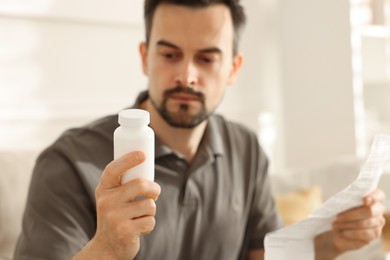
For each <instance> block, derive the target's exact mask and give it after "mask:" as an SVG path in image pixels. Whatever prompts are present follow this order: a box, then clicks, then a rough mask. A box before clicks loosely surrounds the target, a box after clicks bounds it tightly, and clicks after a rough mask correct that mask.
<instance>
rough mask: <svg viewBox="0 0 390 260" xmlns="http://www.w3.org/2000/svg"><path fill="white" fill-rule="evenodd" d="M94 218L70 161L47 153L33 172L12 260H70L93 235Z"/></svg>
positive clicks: (41, 156)
mask: <svg viewBox="0 0 390 260" xmlns="http://www.w3.org/2000/svg"><path fill="white" fill-rule="evenodd" d="M95 215H96V214H95V207H94V205H93V202H92V201H91V198H90V196H88V192H87V191H86V189H85V187H84V186H83V183H82V181H80V176H79V175H78V174H77V170H76V168H75V167H74V165H73V164H72V163H71V161H70V160H69V159H68V158H67V157H66V156H65V155H64V154H62V153H61V152H60V151H56V150H55V149H48V150H46V151H45V152H43V153H42V154H41V155H40V157H39V158H38V160H37V162H36V165H35V168H34V171H33V175H32V180H31V184H30V189H29V195H28V198H27V204H26V208H25V212H24V216H23V221H22V232H21V234H20V236H19V239H18V243H17V246H16V249H15V255H14V259H16V260H24V259H26V260H27V259H28V260H35V259H41V260H46V259H47V260H53V259H56V260H61V259H67V260H68V259H70V258H71V257H72V256H73V255H74V254H76V253H77V252H78V251H80V249H81V248H82V247H83V246H84V244H86V243H87V242H88V241H89V240H90V239H91V238H92V236H93V235H94V233H95V230H96V217H95Z"/></svg>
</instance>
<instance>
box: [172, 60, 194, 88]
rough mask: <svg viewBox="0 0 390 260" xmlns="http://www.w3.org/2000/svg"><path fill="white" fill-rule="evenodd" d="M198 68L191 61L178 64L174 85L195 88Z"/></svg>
mask: <svg viewBox="0 0 390 260" xmlns="http://www.w3.org/2000/svg"><path fill="white" fill-rule="evenodd" d="M198 74H199V72H198V68H197V67H196V65H195V64H194V63H193V62H191V61H183V62H181V64H179V67H178V71H177V73H176V77H175V83H176V85H181V86H184V87H195V86H196V85H197V84H198Z"/></svg>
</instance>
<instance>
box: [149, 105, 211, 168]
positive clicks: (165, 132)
mask: <svg viewBox="0 0 390 260" xmlns="http://www.w3.org/2000/svg"><path fill="white" fill-rule="evenodd" d="M142 107H143V108H144V109H146V110H147V111H148V112H149V113H150V126H151V128H153V130H154V133H155V134H156V136H157V137H158V138H159V140H160V142H162V143H163V144H164V145H166V146H168V147H169V148H170V149H172V150H173V151H175V152H177V153H179V154H181V155H182V156H183V157H184V158H185V159H186V161H187V162H188V163H190V162H191V161H192V160H193V158H194V156H195V154H196V152H197V150H198V147H199V144H200V141H201V139H202V137H203V134H204V131H205V129H206V125H207V120H205V121H203V122H202V123H200V124H199V125H198V126H196V127H194V128H178V127H172V126H170V125H169V124H168V123H167V122H166V121H165V120H164V119H163V118H162V117H161V116H160V114H159V113H158V111H157V110H156V109H155V107H154V106H153V105H152V104H151V102H150V100H149V99H148V100H147V101H146V102H145V104H143V105H142Z"/></svg>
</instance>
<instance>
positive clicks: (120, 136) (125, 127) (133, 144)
mask: <svg viewBox="0 0 390 260" xmlns="http://www.w3.org/2000/svg"><path fill="white" fill-rule="evenodd" d="M118 122H119V125H120V126H119V127H118V128H117V129H115V131H114V159H117V158H119V157H121V156H123V155H125V154H127V153H129V152H133V151H143V152H144V153H145V156H146V160H145V161H144V162H143V163H141V164H139V165H137V166H136V167H134V168H132V169H129V170H128V171H127V172H126V173H125V174H124V175H123V177H122V181H121V182H122V184H124V183H126V182H128V181H131V180H133V179H137V178H144V179H148V180H152V181H154V132H153V130H152V128H150V127H149V126H148V125H149V123H150V115H149V112H148V111H146V110H142V109H125V110H122V111H120V112H119V114H118Z"/></svg>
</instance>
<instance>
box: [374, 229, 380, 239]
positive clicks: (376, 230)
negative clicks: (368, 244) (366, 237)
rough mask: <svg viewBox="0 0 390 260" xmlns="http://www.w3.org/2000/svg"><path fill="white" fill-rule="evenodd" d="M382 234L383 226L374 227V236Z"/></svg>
mask: <svg viewBox="0 0 390 260" xmlns="http://www.w3.org/2000/svg"><path fill="white" fill-rule="evenodd" d="M381 234H382V228H379V227H378V228H375V229H374V238H377V237H380V235H381Z"/></svg>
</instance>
